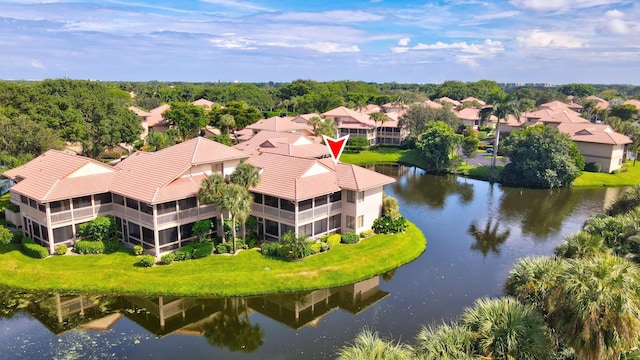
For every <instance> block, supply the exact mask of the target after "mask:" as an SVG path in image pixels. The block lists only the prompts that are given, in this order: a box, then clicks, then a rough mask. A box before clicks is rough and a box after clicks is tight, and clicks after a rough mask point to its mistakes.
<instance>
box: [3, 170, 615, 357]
mask: <svg viewBox="0 0 640 360" xmlns="http://www.w3.org/2000/svg"><path fill="white" fill-rule="evenodd" d="M376 170H377V171H379V172H382V173H386V174H389V175H393V176H396V178H398V181H397V182H396V183H395V184H391V185H388V186H387V187H386V188H385V192H386V193H387V194H388V195H391V196H394V197H396V198H397V199H398V202H399V204H400V209H401V211H402V213H403V214H404V215H405V217H406V218H408V219H409V220H410V221H412V222H413V223H415V224H416V225H417V226H418V227H420V228H421V229H422V230H423V231H424V233H425V235H426V237H427V240H428V245H427V250H426V251H425V252H424V253H423V254H422V255H421V256H420V257H419V258H418V259H416V260H415V261H413V262H412V263H410V264H407V265H405V266H403V267H401V268H398V269H396V270H394V271H391V272H389V273H385V274H381V275H379V276H376V277H374V278H372V279H369V280H366V281H363V282H360V283H357V284H352V285H348V286H343V287H340V288H332V289H324V290H318V291H313V292H309V293H300V294H280V295H272V296H264V297H246V298H175V297H152V298H141V297H130V296H115V295H110V296H96V295H84V294H55V293H54V294H25V293H20V294H19V293H16V292H15V291H4V292H0V297H1V299H0V301H1V302H2V307H1V308H0V349H2V358H3V359H23V358H30V359H37V358H43V359H50V358H66V359H74V358H83V359H87V358H95V359H98V358H100V359H101V358H105V357H111V358H117V359H121V358H130V359H137V358H141V357H152V358H154V359H155V358H159V359H174V358H185V357H188V358H192V359H196V358H222V359H234V358H242V359H246V358H255V359H265V358H266V359H300V358H305V359H324V358H334V357H335V353H336V351H337V349H339V348H340V347H341V346H343V345H344V344H346V343H348V342H350V341H351V340H352V339H353V338H354V336H355V334H356V333H357V332H358V331H360V330H361V329H362V328H363V327H368V328H370V329H374V330H377V331H379V332H380V333H381V334H383V335H385V336H389V337H393V338H394V339H401V340H403V341H407V342H411V341H412V340H413V337H414V336H415V335H416V334H417V332H418V331H419V329H420V327H421V325H423V324H428V323H432V322H442V321H448V320H451V319H454V318H455V317H456V316H458V315H459V314H460V313H461V312H462V310H463V309H464V308H465V307H466V306H469V305H471V304H472V303H473V301H474V300H475V299H476V298H479V297H482V296H499V295H500V294H501V293H502V290H503V285H504V281H505V279H506V277H507V276H508V272H509V269H510V268H511V266H512V265H513V263H514V261H515V260H516V259H518V258H520V257H523V256H537V255H550V254H552V253H553V249H554V248H555V247H556V246H557V245H558V244H559V243H560V242H561V240H562V238H563V237H564V236H565V235H568V234H571V233H573V232H575V231H577V230H579V228H580V227H581V225H582V223H583V222H584V220H585V219H586V218H587V217H588V216H589V215H590V214H593V213H596V212H601V211H602V210H603V208H604V207H606V206H607V205H608V204H609V203H610V201H611V200H613V199H614V198H615V197H616V196H617V195H618V194H619V193H620V192H621V191H622V190H621V189H617V188H598V189H562V190H527V189H519V188H502V187H501V186H499V185H492V184H489V183H487V182H482V181H476V180H470V179H465V178H459V177H456V176H433V175H426V174H423V173H422V172H421V171H420V170H418V169H414V168H407V167H397V166H395V167H391V166H384V167H377V168H376ZM255 281H260V279H259V278H256V279H255Z"/></svg>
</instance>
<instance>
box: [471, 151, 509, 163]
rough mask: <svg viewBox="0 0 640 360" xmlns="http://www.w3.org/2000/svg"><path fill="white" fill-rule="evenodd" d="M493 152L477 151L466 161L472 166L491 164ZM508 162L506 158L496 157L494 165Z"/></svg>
mask: <svg viewBox="0 0 640 360" xmlns="http://www.w3.org/2000/svg"><path fill="white" fill-rule="evenodd" d="M492 157H493V154H490V153H481V152H477V153H476V157H475V158H473V159H469V160H468V161H467V163H468V164H469V165H473V166H491V158H492ZM508 162H509V159H508V158H504V157H503V158H498V159H496V165H504V164H506V163H508Z"/></svg>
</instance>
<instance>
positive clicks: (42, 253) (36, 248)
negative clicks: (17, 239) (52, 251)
mask: <svg viewBox="0 0 640 360" xmlns="http://www.w3.org/2000/svg"><path fill="white" fill-rule="evenodd" d="M21 248H22V253H24V254H25V255H27V256H29V257H32V258H35V259H44V258H46V257H47V256H49V249H47V248H46V247H44V246H40V245H39V244H36V242H35V241H33V240H31V239H29V238H26V237H25V238H23V239H22V247H21Z"/></svg>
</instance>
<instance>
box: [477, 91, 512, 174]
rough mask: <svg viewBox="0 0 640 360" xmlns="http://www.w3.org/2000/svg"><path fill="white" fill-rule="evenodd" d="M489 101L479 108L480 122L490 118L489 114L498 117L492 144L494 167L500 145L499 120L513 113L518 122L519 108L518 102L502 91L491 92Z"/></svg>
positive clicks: (492, 164)
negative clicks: (488, 104)
mask: <svg viewBox="0 0 640 360" xmlns="http://www.w3.org/2000/svg"><path fill="white" fill-rule="evenodd" d="M489 103H490V106H487V107H485V108H482V109H481V110H480V123H481V124H485V123H486V122H488V121H489V120H490V119H491V116H495V117H497V118H498V121H497V122H496V139H495V141H494V144H493V148H494V151H493V158H492V160H491V167H492V168H495V167H496V156H497V153H498V149H499V148H498V146H499V145H500V121H505V122H506V121H507V118H508V117H509V115H513V116H514V117H515V118H516V120H518V122H519V121H520V110H518V102H517V101H516V100H514V99H513V98H511V97H510V96H508V95H507V94H506V93H504V92H503V91H500V92H496V93H494V94H492V98H491V100H490V101H489Z"/></svg>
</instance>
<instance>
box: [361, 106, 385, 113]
mask: <svg viewBox="0 0 640 360" xmlns="http://www.w3.org/2000/svg"><path fill="white" fill-rule="evenodd" d="M381 110H382V108H381V107H380V106H378V105H376V104H367V106H365V107H362V108H360V109H358V111H359V112H361V113H365V114H371V113H374V112H380V111H381Z"/></svg>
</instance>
